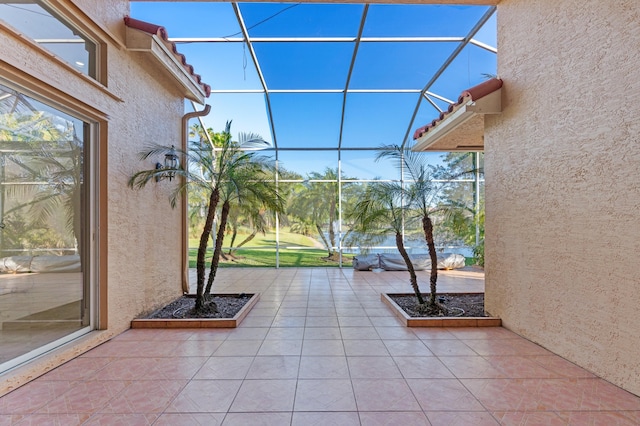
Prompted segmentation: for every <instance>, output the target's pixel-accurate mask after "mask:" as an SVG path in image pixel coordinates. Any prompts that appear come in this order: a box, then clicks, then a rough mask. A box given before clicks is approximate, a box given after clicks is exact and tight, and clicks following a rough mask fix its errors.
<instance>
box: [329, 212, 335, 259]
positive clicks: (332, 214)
mask: <svg viewBox="0 0 640 426" xmlns="http://www.w3.org/2000/svg"><path fill="white" fill-rule="evenodd" d="M335 219H336V202H335V201H334V200H332V201H331V206H329V242H330V243H331V247H329V258H331V256H332V255H333V254H335V252H336V251H335V250H333V247H335V246H336V233H335V231H334V229H333V222H335Z"/></svg>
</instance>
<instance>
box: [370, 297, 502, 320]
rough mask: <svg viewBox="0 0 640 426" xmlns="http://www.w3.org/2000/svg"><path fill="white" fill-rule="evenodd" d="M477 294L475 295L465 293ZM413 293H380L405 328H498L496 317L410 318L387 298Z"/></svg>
mask: <svg viewBox="0 0 640 426" xmlns="http://www.w3.org/2000/svg"><path fill="white" fill-rule="evenodd" d="M467 294H477V293H467ZM412 295H413V293H382V294H381V295H380V297H381V299H382V301H383V302H384V303H385V304H386V305H387V306H389V307H390V308H391V310H392V311H393V313H394V314H395V315H396V316H397V317H398V318H399V319H400V321H402V322H403V323H404V325H405V326H407V327H500V326H501V325H502V321H501V320H500V318H497V317H411V316H409V315H408V314H407V313H406V312H405V311H404V309H402V308H401V307H400V306H399V305H398V304H397V303H396V302H395V301H394V300H393V299H392V298H391V297H389V296H412Z"/></svg>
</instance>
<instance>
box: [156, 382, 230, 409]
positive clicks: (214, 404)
mask: <svg viewBox="0 0 640 426" xmlns="http://www.w3.org/2000/svg"><path fill="white" fill-rule="evenodd" d="M240 385H242V380H192V381H191V382H189V383H188V384H187V385H186V386H185V387H184V389H183V390H182V391H181V392H180V393H179V394H178V395H177V396H176V398H175V399H174V400H173V401H172V402H171V403H170V404H169V406H168V407H167V409H166V410H165V413H226V412H227V411H229V407H230V406H231V403H232V402H233V400H234V398H235V397H236V393H237V392H238V389H240Z"/></svg>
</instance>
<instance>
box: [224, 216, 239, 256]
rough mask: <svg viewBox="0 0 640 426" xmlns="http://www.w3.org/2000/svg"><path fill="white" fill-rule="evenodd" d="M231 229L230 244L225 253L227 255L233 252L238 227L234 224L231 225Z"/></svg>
mask: <svg viewBox="0 0 640 426" xmlns="http://www.w3.org/2000/svg"><path fill="white" fill-rule="evenodd" d="M231 229H232V232H231V243H230V244H229V251H228V252H227V254H228V255H231V252H232V251H233V243H235V242H236V236H238V225H236V224H235V223H234V224H233V225H231Z"/></svg>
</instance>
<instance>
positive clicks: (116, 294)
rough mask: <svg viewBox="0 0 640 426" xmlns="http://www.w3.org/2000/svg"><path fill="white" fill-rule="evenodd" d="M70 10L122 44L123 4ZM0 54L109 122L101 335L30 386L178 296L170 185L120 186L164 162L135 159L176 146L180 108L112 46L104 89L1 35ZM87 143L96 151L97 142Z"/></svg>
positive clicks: (177, 237)
mask: <svg viewBox="0 0 640 426" xmlns="http://www.w3.org/2000/svg"><path fill="white" fill-rule="evenodd" d="M77 4H78V5H79V6H80V7H81V8H82V10H83V11H84V12H85V13H86V14H87V15H88V16H90V17H91V18H92V19H93V20H95V22H97V23H98V24H99V25H101V26H103V27H104V28H106V29H107V30H108V31H109V32H110V33H111V34H113V35H114V36H115V37H116V38H119V39H120V41H121V43H122V45H124V44H125V40H124V34H125V31H124V24H123V23H122V19H123V17H124V16H125V15H126V14H128V11H129V3H128V1H126V0H120V1H113V0H112V1H110V2H109V7H104V6H103V5H102V3H101V2H89V1H81V2H78V3H77ZM0 46H3V48H2V49H1V51H0V53H1V56H0V60H2V61H4V63H5V64H8V65H9V66H12V67H15V68H19V69H21V70H23V71H24V73H26V74H27V75H29V76H32V77H35V78H36V79H38V80H40V81H41V82H42V83H43V84H46V85H49V86H51V87H53V88H54V90H60V91H62V92H64V93H66V94H67V95H69V96H70V97H72V98H75V99H76V100H78V101H80V102H82V103H85V104H87V105H88V106H89V107H91V108H94V109H95V110H96V111H98V112H99V113H100V114H102V115H105V116H108V118H107V123H106V126H103V127H102V128H101V132H102V133H103V135H104V134H105V132H106V135H107V138H106V144H107V147H106V151H104V152H103V154H105V155H103V156H102V157H101V158H100V162H101V163H102V164H103V165H104V164H107V173H106V174H107V177H108V178H107V184H106V193H105V194H102V196H101V207H100V208H101V213H102V214H106V217H107V218H108V221H107V227H108V235H107V240H108V242H107V250H106V252H105V251H103V252H101V253H100V256H101V258H103V259H104V258H105V257H106V263H105V264H106V266H107V268H108V273H107V280H106V281H104V282H101V283H100V285H102V286H105V285H106V286H108V297H107V307H108V308H107V309H108V311H107V313H108V330H106V331H105V332H99V333H95V336H94V338H93V340H92V339H88V340H87V339H85V340H84V341H83V342H84V343H82V344H79V345H75V346H74V345H71V346H69V345H68V346H67V347H66V348H64V349H62V352H61V354H59V355H57V356H53V357H49V358H48V361H42V360H41V361H39V362H38V361H37V362H35V363H32V364H31V365H30V366H29V367H28V368H27V369H26V370H25V369H23V373H20V374H18V376H20V375H21V376H22V377H27V378H32V377H34V376H37V375H38V374H40V373H38V371H40V370H43V369H45V370H46V369H50V368H51V367H52V366H55V364H56V361H55V360H58V361H63V360H65V359H67V358H68V357H69V356H72V355H73V354H76V355H77V353H78V348H81V347H82V348H84V349H85V350H86V349H87V348H89V347H91V346H92V345H95V344H97V343H99V342H100V341H104V340H105V339H107V338H109V337H110V336H113V335H115V334H117V333H119V332H121V331H123V330H125V329H126V328H128V327H129V325H130V321H131V319H133V318H134V317H135V316H137V315H138V314H140V313H141V312H145V311H149V310H151V309H154V308H156V307H158V306H160V305H162V304H163V303H165V302H167V301H169V300H171V299H173V298H176V297H178V296H179V295H180V294H181V291H182V290H181V289H182V287H181V266H182V265H181V245H180V244H181V212H180V210H179V209H175V210H174V209H171V207H170V204H169V201H168V197H169V193H170V191H171V189H172V188H174V187H175V185H176V183H175V181H174V182H172V183H169V182H168V181H162V182H159V183H155V182H152V183H151V184H150V185H148V186H147V188H145V189H143V190H140V191H134V190H131V189H129V188H128V187H127V181H128V179H129V177H130V176H131V175H132V174H133V173H134V172H136V171H138V170H141V169H142V168H153V166H154V164H155V162H156V161H160V162H162V161H163V158H152V159H149V160H146V161H144V162H141V161H140V160H139V159H138V153H139V152H140V151H141V150H142V149H143V148H144V147H145V146H146V144H148V143H151V142H154V143H160V144H165V145H170V144H175V145H177V146H179V145H180V138H181V117H182V115H183V113H184V112H183V109H184V105H183V98H182V95H181V94H180V92H179V91H178V90H177V89H176V87H175V85H174V83H173V82H172V81H171V80H170V79H169V78H168V77H167V76H166V75H165V74H164V73H162V72H159V71H158V67H157V66H156V65H154V64H152V63H149V62H147V61H149V59H148V58H146V57H144V56H143V55H142V54H140V53H136V52H129V51H127V50H126V49H125V48H123V47H118V46H117V44H115V43H113V42H112V41H109V43H108V45H107V51H108V54H107V57H108V83H107V88H106V89H104V88H100V86H99V85H95V84H91V83H90V82H88V80H87V79H84V78H81V77H79V76H78V74H77V73H75V72H73V70H70V69H69V68H65V67H64V66H61V65H60V63H59V62H56V61H55V60H52V59H51V58H50V57H49V55H47V54H42V51H40V50H38V49H37V48H34V47H33V46H30V45H29V43H25V42H24V41H22V40H21V39H20V38H19V37H16V35H15V34H12V33H10V32H8V31H1V30H0ZM38 84H39V83H38ZM104 141H105V140H104V139H103V142H104ZM94 142H95V144H96V148H97V145H98V141H94ZM52 360H53V361H52ZM3 379H5V380H6V381H5V382H4V383H5V385H8V386H9V385H10V386H14V385H16V384H19V381H20V378H17V376H15V375H14V377H13V378H12V379H11V380H8V379H7V378H6V377H4V378H3ZM4 388H5V389H6V386H4ZM2 390H3V389H1V388H0V393H2Z"/></svg>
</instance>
